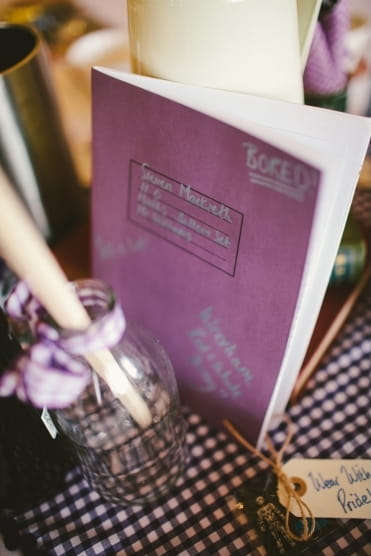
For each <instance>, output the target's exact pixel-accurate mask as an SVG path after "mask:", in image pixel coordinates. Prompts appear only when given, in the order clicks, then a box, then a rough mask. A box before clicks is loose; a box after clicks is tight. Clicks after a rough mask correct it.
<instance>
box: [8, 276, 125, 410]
mask: <svg viewBox="0 0 371 556" xmlns="http://www.w3.org/2000/svg"><path fill="white" fill-rule="evenodd" d="M77 293H78V294H79V292H78V291H77ZM81 295H83V296H84V299H81V301H82V302H83V303H85V304H89V301H90V300H91V299H93V298H94V295H95V294H94V290H93V289H89V288H84V293H83V294H81ZM5 308H6V312H7V314H8V315H9V316H10V317H11V318H13V319H17V320H23V321H27V323H28V325H29V327H30V330H31V331H32V335H33V337H34V340H33V341H32V343H31V345H29V346H26V347H25V349H24V351H23V352H22V353H21V354H20V356H19V357H18V358H17V359H16V360H15V361H14V364H13V366H12V368H10V369H8V370H7V371H6V372H5V373H4V374H3V375H2V376H1V377H0V396H11V395H13V394H16V395H17V397H18V398H19V399H20V400H22V401H25V402H29V403H31V404H32V405H34V406H35V407H39V408H42V407H48V408H49V409H57V408H63V407H66V406H68V405H70V404H71V403H72V402H74V401H75V400H76V398H77V397H78V396H79V395H80V394H81V392H82V391H83V390H84V388H85V387H86V386H87V384H88V383H89V381H90V378H91V368H90V367H89V365H88V363H87V362H86V361H85V359H84V357H83V356H84V355H85V354H87V353H93V352H95V351H99V350H101V349H106V348H111V347H113V346H114V345H116V344H117V342H118V341H119V340H120V339H121V337H122V335H123V332H124V330H125V326H126V323H125V317H124V314H123V312H122V309H121V306H120V305H119V304H115V305H114V307H113V308H112V310H111V311H108V312H106V314H104V315H103V316H101V317H100V318H99V319H97V320H95V321H93V322H92V323H91V325H89V327H88V328H87V329H85V330H83V331H73V332H72V331H67V333H65V331H63V330H60V329H58V328H57V327H56V326H53V325H52V324H50V323H49V321H48V319H47V315H46V312H45V309H44V308H43V307H42V306H41V305H40V303H39V302H38V300H37V299H36V298H35V297H34V296H33V295H32V293H31V292H30V290H29V288H28V286H27V284H26V283H25V282H22V281H21V282H18V283H17V284H16V286H15V287H14V289H13V290H12V292H11V293H10V295H9V297H8V299H7V301H6V306H5Z"/></svg>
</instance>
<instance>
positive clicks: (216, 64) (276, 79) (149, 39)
mask: <svg viewBox="0 0 371 556" xmlns="http://www.w3.org/2000/svg"><path fill="white" fill-rule="evenodd" d="M306 1H307V2H308V1H309V0H306ZM317 2H318V0H317ZM127 6H128V24H129V38H130V49H131V56H132V70H133V71H134V72H135V73H140V74H144V75H150V76H153V77H158V78H162V79H169V80H172V81H178V82H183V83H191V84H194V85H201V86H206V87H212V88H218V89H226V90H231V91H239V92H244V93H250V94H257V95H262V96H266V97H270V98H276V99H281V100H289V101H293V102H303V82H302V65H301V53H300V40H299V28H298V15H297V1H296V0H127Z"/></svg>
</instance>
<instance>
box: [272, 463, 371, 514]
mask: <svg viewBox="0 0 371 556" xmlns="http://www.w3.org/2000/svg"><path fill="white" fill-rule="evenodd" d="M282 470H283V472H284V473H285V474H286V475H287V477H289V478H290V479H291V481H292V482H293V483H294V485H295V489H296V491H297V493H298V494H299V495H300V497H301V499H302V500H303V501H304V502H305V503H306V504H307V506H308V507H309V508H310V510H311V512H312V514H313V516H314V517H316V518H317V517H318V518H320V517H321V518H343V519H344V518H345V519H346V518H351V519H354V518H356V519H371V460H363V459H301V458H293V459H291V460H289V461H288V462H287V463H285V464H284V465H283V467H282ZM277 494H278V498H279V501H280V503H281V504H282V505H283V506H284V507H287V505H288V502H289V501H288V495H287V493H286V491H285V489H284V487H283V485H282V483H281V482H280V481H279V484H278V488H277ZM289 511H290V512H291V513H292V514H293V515H295V516H297V517H299V516H300V510H299V507H298V505H297V503H296V502H295V501H294V500H292V501H291V502H290V508H289Z"/></svg>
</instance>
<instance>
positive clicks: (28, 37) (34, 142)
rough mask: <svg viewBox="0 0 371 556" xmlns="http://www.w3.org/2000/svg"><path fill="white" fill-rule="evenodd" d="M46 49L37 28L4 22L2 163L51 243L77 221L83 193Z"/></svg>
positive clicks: (0, 34) (0, 52) (0, 36)
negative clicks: (62, 118)
mask: <svg viewBox="0 0 371 556" xmlns="http://www.w3.org/2000/svg"><path fill="white" fill-rule="evenodd" d="M45 48H46V47H45V46H44V43H43V40H42V38H41V36H40V35H39V33H38V32H37V31H36V30H35V29H34V28H33V27H31V26H28V25H24V24H14V23H7V22H0V165H1V166H2V167H3V170H4V171H5V173H6V174H7V175H8V177H9V179H10V180H11V182H12V183H13V185H14V187H15V189H16V190H17V191H18V193H19V195H20V197H21V198H22V199H23V201H24V202H25V204H26V206H27V207H28V209H29V211H30V213H31V215H32V217H33V218H34V220H35V222H36V224H37V226H38V227H39V229H40V231H41V232H42V234H43V236H44V237H45V238H46V240H47V241H48V242H49V243H53V242H54V241H55V240H57V239H58V238H60V237H61V236H62V235H64V233H65V232H66V231H67V230H68V229H69V228H70V227H71V226H72V225H73V224H74V223H76V222H77V221H78V219H79V217H80V215H81V213H82V210H83V197H82V195H83V193H82V188H81V187H80V184H79V181H78V176H77V171H76V168H75V165H74V161H73V157H72V154H71V152H70V147H69V144H68V141H67V138H66V134H65V130H64V126H63V122H62V120H61V115H60V111H59V106H58V101H57V97H56V92H55V90H54V87H53V81H52V76H51V72H50V69H49V59H48V53H47V51H46V49H45ZM0 202H1V199H0Z"/></svg>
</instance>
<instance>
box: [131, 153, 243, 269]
mask: <svg viewBox="0 0 371 556" xmlns="http://www.w3.org/2000/svg"><path fill="white" fill-rule="evenodd" d="M129 190H130V195H129V200H128V202H129V218H130V219H131V221H132V222H135V223H136V224H138V225H140V226H141V227H142V228H144V229H146V230H147V231H149V232H151V233H153V234H155V235H156V236H157V237H161V238H162V239H164V240H166V241H168V242H170V243H172V244H173V245H176V246H177V247H179V248H181V249H182V250H184V251H186V252H188V253H190V254H192V255H194V256H196V257H198V258H199V259H202V260H203V261H205V262H207V263H208V264H211V265H212V266H214V267H216V268H219V269H220V270H222V271H224V272H226V273H227V274H230V275H231V276H234V273H235V270H236V262H237V254H238V245H239V240H240V235H241V229H242V223H243V214H242V213H240V212H239V211H237V210H234V209H232V208H231V207H229V206H226V205H225V204H223V203H221V202H220V201H218V200H216V199H213V198H212V197H209V196H207V195H205V194H202V193H200V192H199V191H197V190H196V189H194V188H193V187H191V186H190V185H187V184H183V183H181V182H179V181H177V180H175V179H173V178H169V177H168V176H165V175H163V174H161V173H160V172H158V171H156V170H154V169H153V168H150V167H149V166H148V165H146V164H141V163H139V162H136V161H134V160H131V161H130V179H129Z"/></svg>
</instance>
